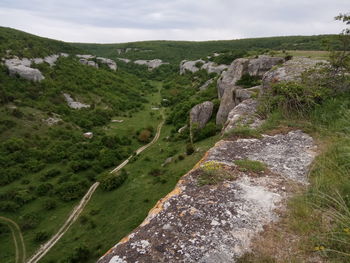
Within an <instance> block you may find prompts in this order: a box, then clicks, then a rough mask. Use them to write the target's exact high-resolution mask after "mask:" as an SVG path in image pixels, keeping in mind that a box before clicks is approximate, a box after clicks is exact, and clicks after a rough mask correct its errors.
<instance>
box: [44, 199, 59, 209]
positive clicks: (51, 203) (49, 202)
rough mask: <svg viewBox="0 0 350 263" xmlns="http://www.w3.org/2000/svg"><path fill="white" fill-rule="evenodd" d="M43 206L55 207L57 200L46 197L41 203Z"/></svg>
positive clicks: (46, 207)
mask: <svg viewBox="0 0 350 263" xmlns="http://www.w3.org/2000/svg"><path fill="white" fill-rule="evenodd" d="M43 207H44V209H46V210H53V209H55V208H56V207H57V202H56V200H55V199H53V198H50V199H46V200H45V201H44V203H43Z"/></svg>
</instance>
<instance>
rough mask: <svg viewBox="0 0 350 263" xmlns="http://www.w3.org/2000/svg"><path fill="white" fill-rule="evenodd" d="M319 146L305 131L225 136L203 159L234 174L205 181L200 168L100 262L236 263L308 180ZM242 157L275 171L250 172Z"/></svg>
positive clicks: (192, 172)
mask: <svg viewBox="0 0 350 263" xmlns="http://www.w3.org/2000/svg"><path fill="white" fill-rule="evenodd" d="M313 147H314V143H313V140H312V138H311V137H310V136H308V135H306V134H304V133H302V132H301V131H293V132H290V133H288V134H285V135H283V134H279V135H275V136H264V137H263V139H261V140H257V139H241V140H237V141H220V142H219V143H217V144H216V145H215V146H214V147H213V148H212V149H211V150H209V151H208V153H207V154H206V156H205V157H204V159H203V160H202V161H201V163H202V164H203V163H205V162H208V161H214V162H215V163H221V164H222V165H223V167H224V168H223V169H225V171H226V173H227V174H229V175H230V176H232V179H231V180H230V181H228V180H225V181H223V182H221V183H218V184H217V185H213V186H210V185H205V186H199V185H198V176H200V175H201V172H200V170H196V168H194V169H193V170H192V171H190V172H189V173H187V174H186V175H185V176H183V177H182V179H181V180H180V181H179V183H178V184H177V186H176V188H175V189H174V190H173V191H172V192H171V193H169V194H168V195H167V196H166V197H164V198H163V199H161V200H160V201H159V202H158V203H157V205H156V206H155V207H154V208H153V209H152V210H151V211H150V213H149V215H148V217H147V218H146V219H145V220H144V222H143V223H142V224H141V225H140V226H139V227H138V228H137V229H135V230H134V231H133V232H132V233H131V234H130V235H129V236H127V237H126V238H124V239H123V240H122V241H120V242H119V243H118V244H117V245H116V246H114V247H113V248H112V249H110V250H109V251H108V252H107V253H106V254H105V255H104V256H103V257H101V258H100V259H99V261H98V263H115V262H123V263H133V262H139V263H146V262H147V263H148V262H167V263H175V262H176V263H177V262H199V263H212V262H218V263H227V262H236V260H237V259H238V258H239V257H240V256H242V255H243V254H244V253H246V252H247V251H249V250H250V249H251V247H252V239H253V238H254V236H256V235H258V234H259V232H261V231H263V229H264V226H265V225H267V224H269V223H271V222H273V221H275V220H277V219H278V212H277V210H280V209H282V208H284V205H285V200H286V199H287V198H288V197H289V196H290V195H291V194H292V192H291V191H292V190H290V189H292V187H287V186H289V185H290V184H292V183H296V184H297V183H300V182H301V183H304V182H306V181H307V170H308V167H309V165H310V164H311V162H312V161H313V159H314V157H315V152H314V149H313ZM242 159H251V160H260V161H263V162H264V163H265V164H266V165H267V166H268V168H269V169H270V170H271V171H272V172H270V171H265V172H262V173H260V174H259V176H256V175H255V176H254V175H253V176H252V175H251V174H249V172H243V171H241V170H239V169H237V166H236V165H235V164H234V161H235V160H242ZM198 166H199V165H197V166H196V167H198Z"/></svg>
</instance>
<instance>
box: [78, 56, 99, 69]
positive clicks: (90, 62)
mask: <svg viewBox="0 0 350 263" xmlns="http://www.w3.org/2000/svg"><path fill="white" fill-rule="evenodd" d="M79 62H80V63H81V64H83V65H88V66H91V67H94V68H98V64H97V63H96V62H95V61H92V60H87V59H85V58H81V59H79Z"/></svg>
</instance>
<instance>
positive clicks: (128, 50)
mask: <svg viewBox="0 0 350 263" xmlns="http://www.w3.org/2000/svg"><path fill="white" fill-rule="evenodd" d="M139 50H140V49H139V48H130V47H128V48H117V53H118V55H120V54H125V53H128V52H130V51H139Z"/></svg>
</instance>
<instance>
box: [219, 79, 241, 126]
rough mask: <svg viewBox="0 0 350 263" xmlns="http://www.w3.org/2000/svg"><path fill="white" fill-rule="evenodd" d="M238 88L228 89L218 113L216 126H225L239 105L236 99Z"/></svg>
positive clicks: (231, 87)
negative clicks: (228, 117)
mask: <svg viewBox="0 0 350 263" xmlns="http://www.w3.org/2000/svg"><path fill="white" fill-rule="evenodd" d="M237 88H238V87H237V86H230V87H226V89H225V90H224V94H223V96H222V98H221V101H220V107H219V110H218V112H217V113H216V125H224V124H225V122H226V120H227V116H228V114H229V113H230V111H231V110H232V109H233V108H234V107H236V105H237V104H238V103H239V101H238V99H237V98H236V89H237Z"/></svg>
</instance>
